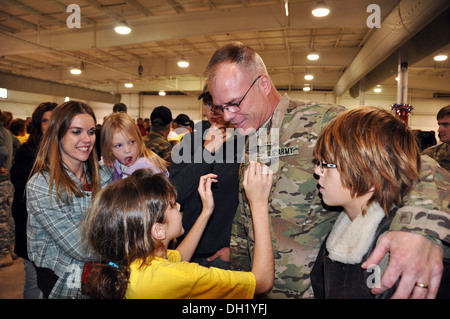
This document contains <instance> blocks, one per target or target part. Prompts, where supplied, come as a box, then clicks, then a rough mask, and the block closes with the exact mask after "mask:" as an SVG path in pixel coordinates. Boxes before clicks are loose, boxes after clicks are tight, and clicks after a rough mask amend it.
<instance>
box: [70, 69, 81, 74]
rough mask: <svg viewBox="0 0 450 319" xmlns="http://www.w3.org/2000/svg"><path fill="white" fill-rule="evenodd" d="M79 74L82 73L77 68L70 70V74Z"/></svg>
mask: <svg viewBox="0 0 450 319" xmlns="http://www.w3.org/2000/svg"><path fill="white" fill-rule="evenodd" d="M81 72H82V71H81V70H80V69H79V68H72V69H70V73H72V74H76V75H78V74H81Z"/></svg>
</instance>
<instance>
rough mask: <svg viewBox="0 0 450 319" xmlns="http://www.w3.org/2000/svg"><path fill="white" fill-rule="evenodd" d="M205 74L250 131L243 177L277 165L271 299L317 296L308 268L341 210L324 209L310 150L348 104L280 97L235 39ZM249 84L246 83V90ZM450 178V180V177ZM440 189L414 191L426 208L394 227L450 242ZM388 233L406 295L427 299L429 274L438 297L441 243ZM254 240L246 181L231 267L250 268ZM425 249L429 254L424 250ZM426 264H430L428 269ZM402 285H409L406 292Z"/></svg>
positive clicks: (408, 212) (227, 110) (218, 101)
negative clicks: (253, 164) (260, 166)
mask: <svg viewBox="0 0 450 319" xmlns="http://www.w3.org/2000/svg"><path fill="white" fill-rule="evenodd" d="M207 75H208V87H209V89H210V94H211V95H212V97H213V101H214V103H213V105H214V107H216V108H220V109H222V110H223V111H224V118H225V120H226V121H230V122H231V123H233V124H234V126H235V127H236V128H237V129H240V130H241V132H242V133H243V134H245V135H248V138H247V142H246V143H247V145H246V152H245V158H244V159H243V163H242V167H241V170H240V174H241V180H242V174H243V172H244V170H245V168H246V166H247V165H248V163H249V161H251V160H257V161H259V162H263V163H265V164H267V165H269V166H270V167H271V169H272V170H273V171H275V174H274V181H273V187H272V194H271V196H270V198H269V207H270V209H269V214H270V220H271V229H272V241H273V248H274V256H275V284H274V287H273V290H272V292H271V293H270V294H269V295H268V297H269V298H312V297H313V293H312V288H311V283H310V271H311V269H312V266H313V265H314V262H315V260H316V257H317V253H318V251H319V248H320V245H321V243H322V242H323V240H324V238H325V236H326V235H327V234H328V233H329V231H330V230H331V228H332V224H333V223H334V221H335V219H336V217H337V215H338V211H337V210H332V209H331V208H329V209H326V208H324V207H323V206H322V203H321V200H320V198H319V196H317V195H318V189H317V181H316V179H315V177H314V175H313V174H314V163H313V161H312V159H313V149H314V145H315V142H316V139H317V136H318V133H319V132H320V130H321V129H322V128H323V127H324V126H325V125H326V124H327V123H328V122H329V121H330V120H331V119H332V118H333V117H334V116H336V115H337V114H340V113H341V112H343V111H345V108H344V107H342V106H337V105H332V104H327V103H320V102H312V101H301V100H293V99H291V98H289V96H288V95H287V94H285V95H284V96H281V94H280V93H278V92H277V91H276V89H275V87H274V86H273V84H272V82H271V79H270V77H269V76H268V75H267V70H266V68H265V65H264V62H263V61H262V59H261V58H260V56H259V55H258V54H256V53H255V52H254V50H253V49H252V48H250V47H248V46H245V45H243V44H241V43H231V44H228V45H225V46H223V47H222V48H219V49H218V50H217V51H216V53H215V54H214V55H213V57H212V58H211V61H210V63H209V65H208V67H207ZM251 81H253V83H252V82H251ZM250 83H252V84H251V85H250ZM248 86H250V87H249V89H248V90H247V91H245V89H246V88H247V87H248ZM255 130H256V132H255ZM427 176H428V175H427ZM431 177H433V176H431ZM445 182H446V183H447V184H448V180H445ZM428 187H429V189H428ZM436 187H437V186H436V185H435V184H433V181H431V180H430V181H429V183H428V184H427V185H425V189H427V190H430V193H431V194H432V195H433V196H435V197H432V196H431V199H429V198H430V197H429V196H428V194H426V193H425V195H424V194H423V193H420V190H421V189H418V190H417V192H416V193H415V195H413V196H415V199H417V200H415V201H414V205H416V204H417V205H420V204H424V203H425V204H427V205H428V204H429V206H427V207H425V208H420V209H416V208H417V207H412V206H406V207H404V209H405V210H404V213H401V212H400V213H399V214H398V216H399V217H398V218H399V219H400V220H397V221H394V222H393V224H392V226H391V228H390V229H391V230H404V231H416V232H418V233H421V234H424V235H431V236H432V237H434V238H433V240H434V242H438V241H439V240H447V241H448V240H449V239H450V238H449V236H448V233H449V229H448V227H449V222H448V187H447V195H445V194H443V195H441V197H439V196H438V195H436V194H437V192H436ZM442 197H445V198H447V202H446V203H447V204H442V203H443V201H442V199H443V198H442ZM419 199H420V200H419ZM445 205H446V207H447V208H446V210H444V206H445ZM430 207H433V208H434V209H437V208H439V209H440V210H435V211H433V215H432V214H430V211H428V210H426V208H430ZM437 216H439V218H442V220H443V221H444V222H443V223H439V224H438V223H437V222H436V221H434V219H433V217H437ZM410 223H411V225H410ZM412 224H414V225H412ZM416 224H417V225H416ZM415 228H416V229H415ZM424 229H429V232H428V233H425V232H424ZM388 234H389V236H387V237H386V238H388V240H387V242H388V243H389V244H388V247H389V248H387V249H390V248H391V247H393V246H394V245H397V246H398V247H399V249H398V250H393V249H390V250H391V260H393V259H395V258H396V261H398V260H399V259H400V260H402V262H403V264H402V265H401V266H400V268H401V269H400V271H401V272H402V273H403V275H404V276H403V277H402V280H403V278H405V279H404V280H403V281H404V282H406V284H403V283H402V293H403V294H402V295H401V296H403V297H405V296H406V297H407V296H409V294H410V293H411V291H412V290H414V291H416V290H419V289H422V290H423V291H418V292H417V293H416V297H422V298H423V297H425V296H426V295H427V292H428V290H427V289H423V288H419V287H417V288H414V283H415V282H416V281H419V280H420V282H424V281H427V282H428V280H430V289H429V292H430V293H431V294H430V295H429V296H431V297H433V294H434V295H435V294H436V292H437V287H435V286H436V283H435V278H438V279H439V278H440V276H441V274H442V248H441V247H440V246H439V245H437V244H433V243H432V242H431V241H429V240H427V239H425V237H423V236H415V235H412V234H410V233H407V232H390V233H388ZM408 236H409V237H408ZM411 236H413V237H414V236H415V237H414V238H415V239H414V240H417V241H414V244H416V243H417V245H418V246H413V240H412V238H411ZM430 238H431V237H430ZM405 239H406V240H410V239H411V241H409V242H410V243H411V246H409V245H408V247H405V246H404V245H403V246H402V245H401V244H399V241H402V240H405ZM253 244H254V238H253V229H252V223H251V218H250V209H249V206H248V202H247V200H246V198H245V194H244V192H243V190H242V187H241V189H240V194H239V205H238V209H237V212H236V216H235V219H234V222H233V229H232V237H231V244H230V246H231V247H230V254H231V256H230V258H231V260H230V261H231V267H232V269H237V270H244V271H245V270H249V269H251V263H252V261H251V256H252V251H253ZM389 245H392V246H389ZM421 245H423V246H421ZM377 248H378V246H377ZM380 249H382V248H380ZM428 250H429V252H430V254H426V253H427V252H428ZM411 251H414V254H412V255H414V257H415V258H416V259H410V258H412V257H410V256H407V255H406V254H407V252H408V253H411ZM424 252H425V253H424ZM422 253H423V254H422ZM383 255H384V253H383ZM381 257H382V256H381ZM381 257H380V258H379V259H378V257H377V256H375V257H373V258H372V259H371V261H372V263H378V262H379V260H381ZM417 260H420V263H418V262H417ZM427 262H429V264H430V265H431V266H429V268H425V267H423V264H426V263H427ZM408 263H409V264H408ZM413 263H415V264H416V265H418V264H420V267H415V268H417V269H418V270H417V271H416V270H412V268H413V267H411V264H413ZM390 265H391V264H390ZM390 265H389V266H388V269H387V272H389V273H390V274H392V273H395V281H396V279H397V278H398V276H399V275H400V274H401V273H396V270H395V266H392V267H390ZM393 268H394V270H393ZM432 279H433V286H432V282H431V280H432ZM395 281H394V282H393V283H392V285H393V284H394V283H395ZM386 282H389V280H388V279H386V278H385V276H383V277H382V284H383V283H386ZM405 285H406V287H408V285H409V288H404V286H405ZM437 286H438V283H437ZM405 289H406V290H408V289H409V291H407V292H405V291H404V290H405Z"/></svg>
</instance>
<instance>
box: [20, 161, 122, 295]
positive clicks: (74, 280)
mask: <svg viewBox="0 0 450 319" xmlns="http://www.w3.org/2000/svg"><path fill="white" fill-rule="evenodd" d="M63 165H64V167H65V169H66V172H67V174H68V175H69V176H70V178H72V179H73V180H75V181H77V182H79V187H80V189H83V185H82V182H81V181H80V180H79V179H77V178H76V177H75V175H74V174H73V173H72V172H71V171H70V170H69V169H68V168H67V166H65V164H63ZM99 175H100V183H101V187H102V188H103V187H104V186H106V185H107V184H108V183H110V182H112V176H113V175H112V172H111V170H110V169H109V168H108V167H106V165H103V164H101V165H100V170H99ZM48 179H49V174H48V173H47V172H43V173H39V174H34V175H33V176H32V177H31V178H30V180H29V181H28V183H27V186H26V194H27V211H28V223H27V238H28V241H27V245H28V255H29V258H30V260H32V261H33V262H34V263H35V265H36V266H37V267H44V268H49V269H51V270H53V271H54V273H55V274H56V275H57V276H58V277H59V279H58V281H57V282H56V284H55V286H54V287H53V290H52V292H51V293H50V296H49V298H76V297H77V294H78V293H79V289H80V287H81V273H82V271H83V265H84V262H85V261H89V260H95V254H94V252H93V251H92V250H91V249H90V248H89V247H87V245H86V244H85V243H84V242H83V240H82V238H81V235H80V232H79V225H80V222H81V219H82V217H83V215H84V213H85V212H86V211H87V209H89V207H90V206H91V203H92V193H91V192H90V191H83V192H84V195H85V196H83V197H76V196H73V198H68V199H67V203H64V202H62V201H60V200H58V199H57V198H56V192H55V188H54V187H53V191H52V195H51V197H50V196H49V184H48Z"/></svg>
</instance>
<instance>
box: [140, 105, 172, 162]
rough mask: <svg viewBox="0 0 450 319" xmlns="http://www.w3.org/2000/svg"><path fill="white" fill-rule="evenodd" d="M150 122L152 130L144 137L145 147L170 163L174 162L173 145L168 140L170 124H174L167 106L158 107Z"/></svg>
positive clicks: (153, 112)
mask: <svg viewBox="0 0 450 319" xmlns="http://www.w3.org/2000/svg"><path fill="white" fill-rule="evenodd" d="M150 121H151V124H152V128H151V131H150V132H149V133H148V135H147V136H145V137H144V143H145V146H147V148H149V149H151V150H152V151H153V152H155V153H156V154H157V155H158V156H159V157H161V158H162V159H163V160H165V161H167V162H168V163H170V162H172V158H171V154H172V147H173V145H172V144H171V143H170V142H169V141H168V140H167V135H168V134H169V132H170V123H172V112H171V111H170V109H169V108H167V107H165V106H158V107H156V108H155V109H154V110H153V111H152V114H151V115H150Z"/></svg>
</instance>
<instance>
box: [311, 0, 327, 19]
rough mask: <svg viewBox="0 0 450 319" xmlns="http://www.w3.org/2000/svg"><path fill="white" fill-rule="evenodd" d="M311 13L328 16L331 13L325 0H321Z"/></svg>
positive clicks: (316, 15) (317, 15)
mask: <svg viewBox="0 0 450 319" xmlns="http://www.w3.org/2000/svg"><path fill="white" fill-rule="evenodd" d="M311 13H312V14H313V16H315V17H326V16H327V15H328V14H329V13H330V9H329V8H328V6H327V5H326V4H325V2H324V1H321V0H319V1H317V5H316V6H315V7H314V9H313V10H312V11H311Z"/></svg>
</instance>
